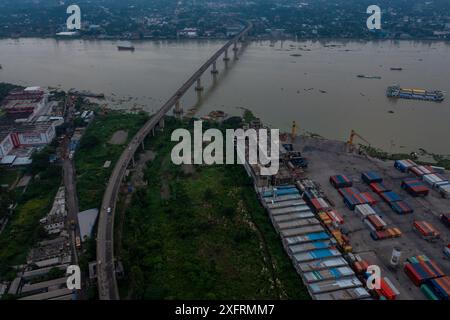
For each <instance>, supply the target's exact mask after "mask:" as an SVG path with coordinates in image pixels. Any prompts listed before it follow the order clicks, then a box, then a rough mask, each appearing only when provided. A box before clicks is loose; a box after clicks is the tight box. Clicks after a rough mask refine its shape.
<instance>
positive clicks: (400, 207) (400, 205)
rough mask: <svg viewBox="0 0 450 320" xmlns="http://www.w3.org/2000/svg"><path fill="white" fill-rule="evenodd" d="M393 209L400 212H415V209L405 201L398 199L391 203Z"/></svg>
mask: <svg viewBox="0 0 450 320" xmlns="http://www.w3.org/2000/svg"><path fill="white" fill-rule="evenodd" d="M390 206H391V208H392V210H394V211H395V212H396V213H398V214H409V213H413V212H414V209H413V208H412V207H411V206H410V205H409V204H408V203H407V202H405V201H403V200H401V201H397V202H393V203H391V204H390Z"/></svg>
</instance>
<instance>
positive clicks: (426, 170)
mask: <svg viewBox="0 0 450 320" xmlns="http://www.w3.org/2000/svg"><path fill="white" fill-rule="evenodd" d="M409 171H411V172H412V173H414V174H415V175H416V176H418V177H422V176H424V175H427V174H432V173H434V171H433V169H432V168H431V167H430V166H417V167H412V168H410V169H409Z"/></svg>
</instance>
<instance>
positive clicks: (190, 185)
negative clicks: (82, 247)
mask: <svg viewBox="0 0 450 320" xmlns="http://www.w3.org/2000/svg"><path fill="white" fill-rule="evenodd" d="M168 123H169V121H166V126H167V125H168ZM172 125H173V123H172ZM178 125H179V124H178ZM169 127H170V123H169ZM169 134H170V129H168V130H166V131H165V132H164V134H161V135H159V136H157V137H156V138H152V139H151V140H149V141H150V143H147V144H146V145H149V146H148V148H149V149H151V150H153V151H156V153H157V155H156V159H155V160H154V161H152V162H150V163H149V165H148V168H147V170H146V172H145V177H146V180H147V181H148V182H149V185H148V187H147V188H145V189H140V190H138V191H137V192H136V193H135V194H134V197H133V201H132V204H131V205H130V207H129V208H128V210H127V212H126V215H125V216H126V220H125V226H124V230H123V233H124V234H123V242H122V247H121V248H120V250H119V252H120V255H121V256H120V257H119V258H120V259H121V260H122V261H123V262H124V265H125V269H126V271H125V273H126V278H125V279H124V280H123V281H121V282H120V290H121V298H122V299H124V298H135V299H288V298H289V299H308V294H307V293H306V290H305V288H304V287H303V284H302V281H301V279H300V277H299V276H298V275H297V273H296V271H295V270H294V268H293V267H292V265H291V263H290V260H289V258H288V257H287V256H286V255H285V253H284V251H283V248H282V245H281V241H280V239H279V238H278V236H277V234H276V233H275V231H274V229H273V227H272V225H271V223H270V220H269V218H268V217H267V214H266V213H265V211H264V210H263V208H262V207H261V206H260V204H259V202H258V200H257V198H256V195H255V192H254V190H253V189H252V186H251V181H250V179H249V178H248V177H247V175H246V173H245V171H244V169H243V167H241V166H195V167H179V166H175V165H173V164H172V162H171V159H170V151H171V148H172V146H173V145H174V143H170V142H169V141H170V135H169Z"/></svg>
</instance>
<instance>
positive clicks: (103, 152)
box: [75, 111, 148, 210]
mask: <svg viewBox="0 0 450 320" xmlns="http://www.w3.org/2000/svg"><path fill="white" fill-rule="evenodd" d="M147 119H148V116H147V115H146V114H144V113H142V114H129V113H123V112H119V111H113V112H110V113H108V114H107V115H99V116H97V117H96V119H95V120H94V121H93V122H92V123H91V124H90V125H89V127H88V128H87V130H86V133H85V135H84V136H83V138H82V140H81V142H80V148H79V150H78V151H77V153H76V155H75V167H76V172H77V192H78V200H79V205H80V210H87V209H90V208H98V207H100V204H101V200H102V196H103V193H104V190H105V187H106V184H107V182H108V179H109V176H110V174H111V171H112V169H113V168H114V163H115V162H116V161H117V159H118V158H119V157H120V154H121V152H122V151H123V148H124V145H115V144H111V143H110V139H111V137H112V136H113V134H114V133H115V132H116V131H118V130H124V131H127V132H128V141H129V140H130V139H132V137H133V136H134V135H135V134H136V132H137V131H138V130H139V128H140V127H141V126H142V125H143V124H144V123H145V121H147ZM106 161H112V164H111V166H110V167H109V168H103V165H104V163H105V162H106Z"/></svg>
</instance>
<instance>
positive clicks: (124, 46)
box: [117, 41, 135, 51]
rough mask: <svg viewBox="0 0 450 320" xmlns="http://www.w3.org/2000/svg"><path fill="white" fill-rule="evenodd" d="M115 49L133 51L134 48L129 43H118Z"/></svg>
mask: <svg viewBox="0 0 450 320" xmlns="http://www.w3.org/2000/svg"><path fill="white" fill-rule="evenodd" d="M117 49H118V50H119V51H134V50H135V48H134V46H133V45H132V44H131V42H129V41H120V42H119V43H117Z"/></svg>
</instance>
